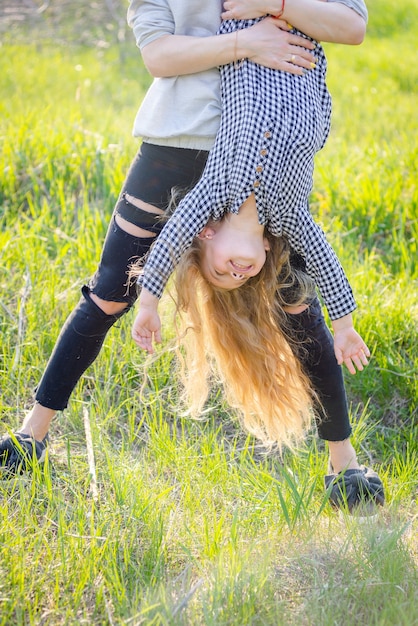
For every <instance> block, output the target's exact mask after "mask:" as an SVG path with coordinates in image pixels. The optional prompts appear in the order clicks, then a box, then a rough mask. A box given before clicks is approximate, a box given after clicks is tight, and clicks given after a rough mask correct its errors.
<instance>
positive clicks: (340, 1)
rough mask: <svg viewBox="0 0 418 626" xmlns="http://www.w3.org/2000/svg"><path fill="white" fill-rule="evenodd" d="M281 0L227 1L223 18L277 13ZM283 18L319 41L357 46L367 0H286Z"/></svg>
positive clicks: (365, 15)
mask: <svg viewBox="0 0 418 626" xmlns="http://www.w3.org/2000/svg"><path fill="white" fill-rule="evenodd" d="M281 7H282V0H271V2H267V1H266V0H226V2H224V12H223V13H222V18H223V19H250V18H253V17H259V16H261V15H265V14H266V13H268V14H270V15H278V14H279V13H280V11H281ZM282 18H283V19H285V20H286V21H287V22H289V23H290V24H292V25H293V26H295V27H296V28H298V29H299V30H300V31H302V32H303V33H306V34H307V35H309V36H310V37H313V38H314V39H317V40H318V41H327V42H332V43H343V44H351V45H358V44H360V43H362V41H363V39H364V36H365V33H366V24H367V8H366V5H365V3H364V0H328V2H327V0H285V4H284V11H283V14H282Z"/></svg>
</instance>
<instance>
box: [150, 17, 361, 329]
mask: <svg viewBox="0 0 418 626" xmlns="http://www.w3.org/2000/svg"><path fill="white" fill-rule="evenodd" d="M257 21H258V20H239V21H238V20H230V21H225V22H223V23H222V25H221V28H220V31H219V32H220V33H228V32H232V31H234V30H236V29H241V28H247V27H248V26H251V25H252V24H254V23H255V22H257ZM298 34H300V33H298ZM314 43H316V42H314ZM314 54H315V56H316V57H317V58H318V63H317V67H316V68H315V69H314V70H310V71H308V72H307V73H306V74H305V75H304V76H295V75H293V74H289V73H287V72H282V71H279V70H272V69H269V68H266V67H263V66H261V65H257V64H256V63H253V62H251V61H248V60H244V61H242V62H240V63H239V64H234V63H231V64H229V65H225V66H222V67H221V71H220V74H221V98H222V116H221V123H220V128H219V132H218V134H217V137H216V140H215V143H214V146H213V148H212V150H211V152H210V154H209V158H208V161H207V164H206V167H205V170H204V172H203V174H202V177H201V179H200V181H199V182H198V183H197V185H196V186H195V187H194V189H193V190H192V191H190V192H189V193H188V194H187V195H186V196H185V198H184V199H183V200H182V201H181V202H180V204H179V206H178V208H177V209H176V211H175V213H174V214H173V215H172V217H171V218H170V219H169V220H168V222H167V223H166V225H165V226H164V228H163V230H162V232H161V234H160V235H159V237H158V240H157V241H156V242H155V244H154V246H153V247H152V249H151V252H150V255H149V257H148V259H147V262H146V264H145V267H144V271H143V275H142V276H141V277H140V279H139V283H140V284H142V286H143V287H145V288H146V289H147V290H148V291H150V292H151V293H152V294H154V295H155V296H157V297H160V296H161V294H162V292H163V289H164V287H165V285H166V283H167V280H168V278H169V276H170V274H171V272H172V271H173V269H174V266H175V265H176V263H177V262H178V260H179V259H180V256H181V254H182V253H183V252H184V251H185V250H186V249H187V248H188V247H189V246H190V244H191V243H192V241H193V238H194V237H195V236H196V235H197V234H198V233H199V232H200V231H201V230H203V228H204V227H205V225H206V224H207V222H208V220H209V219H213V220H220V219H221V218H222V216H223V215H224V214H225V212H231V213H238V211H239V209H240V207H241V205H242V204H243V202H244V201H245V200H246V199H247V198H248V197H249V195H250V194H252V193H253V194H254V196H255V201H256V205H257V211H258V221H259V223H260V224H264V225H265V227H266V229H268V230H269V231H270V232H271V233H272V234H273V235H277V236H284V237H286V238H287V239H288V241H289V243H290V245H291V247H292V248H293V249H294V250H295V251H296V252H298V253H299V254H300V255H301V256H302V257H303V258H304V260H305V263H306V271H307V272H308V273H309V274H310V276H311V277H312V278H313V279H314V280H315V283H316V285H317V287H318V289H319V291H320V293H321V296H322V297H323V300H324V302H325V305H326V307H327V309H328V312H329V315H330V317H331V319H337V318H339V317H342V316H343V315H346V314H348V313H350V312H351V311H353V310H354V309H355V302H354V299H353V295H352V291H351V288H350V285H349V283H348V281H347V278H346V276H345V274H344V271H343V269H342V267H341V265H340V263H339V261H338V259H337V257H336V255H335V253H334V251H333V250H332V248H331V246H330V245H329V244H328V242H327V240H326V237H325V234H324V233H323V231H322V230H321V228H320V227H319V226H318V225H317V224H316V223H315V222H314V220H313V218H312V216H311V214H310V211H309V204H308V198H309V194H310V192H311V189H312V177H313V167H314V156H315V154H316V152H317V151H318V150H320V149H321V148H322V147H323V145H324V143H325V141H326V139H327V137H328V133H329V127H330V117H331V98H330V95H329V93H328V90H327V87H326V83H325V74H326V59H325V55H324V52H323V50H322V47H321V46H320V45H319V44H316V49H315V51H314ZM191 96H192V97H193V95H192V94H191Z"/></svg>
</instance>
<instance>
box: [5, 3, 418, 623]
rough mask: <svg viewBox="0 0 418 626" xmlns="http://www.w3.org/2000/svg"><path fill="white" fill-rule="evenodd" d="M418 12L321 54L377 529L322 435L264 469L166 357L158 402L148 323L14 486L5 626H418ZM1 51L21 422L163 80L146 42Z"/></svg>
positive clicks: (331, 196) (11, 387)
mask: <svg viewBox="0 0 418 626" xmlns="http://www.w3.org/2000/svg"><path fill="white" fill-rule="evenodd" d="M413 8H414V3H413V2H403V3H402V5H399V6H396V7H394V6H393V3H392V2H389V0H385V1H384V2H379V3H378V2H377V0H373V1H370V2H369V10H370V26H369V35H368V37H367V39H366V42H365V43H364V44H363V45H362V46H360V47H358V48H354V49H353V48H347V47H344V46H327V54H328V58H329V86H330V89H331V92H332V95H333V101H334V116H333V129H332V133H331V137H330V139H329V142H328V144H327V146H326V148H325V149H324V150H323V152H322V153H321V154H320V155H319V157H318V159H317V167H316V172H315V191H314V194H313V197H312V210H313V212H314V213H315V215H316V216H317V218H318V219H319V220H320V221H321V223H322V224H323V227H324V228H325V230H326V231H327V233H328V236H329V238H330V240H331V241H332V243H333V245H334V247H335V249H336V251H337V253H338V255H339V256H340V258H341V260H342V262H343V264H344V266H345V268H346V269H347V273H348V274H349V276H350V280H351V282H352V284H353V287H354V290H355V293H356V297H357V301H358V304H359V308H358V311H357V312H356V314H355V319H356V325H357V327H358V328H359V330H360V331H361V333H362V334H363V335H364V336H365V337H366V338H367V341H368V342H369V345H370V347H371V349H372V351H373V358H372V361H371V364H370V365H369V367H368V368H367V370H366V371H365V372H364V373H362V374H360V375H357V376H355V377H350V376H349V375H347V377H346V382H347V391H348V397H349V401H350V406H351V413H352V419H353V423H354V427H355V432H354V437H353V441H354V443H355V446H356V448H357V449H358V450H359V455H360V459H361V460H362V461H363V462H365V463H367V464H368V465H372V466H373V467H375V468H376V469H378V470H379V472H380V475H381V477H382V480H383V481H384V484H385V488H386V492H387V506H386V507H385V509H384V511H382V513H381V515H380V517H379V520H378V521H377V522H376V523H374V524H367V525H362V524H360V523H359V522H357V521H356V520H351V519H345V520H344V519H343V520H340V519H338V517H336V515H335V514H334V513H333V512H332V511H331V509H330V507H329V505H328V504H327V501H326V494H325V493H324V491H323V488H322V481H323V475H324V473H325V472H326V464H327V458H326V451H325V450H324V448H323V445H322V444H321V443H320V442H319V441H318V440H317V438H316V435H315V433H311V434H310V435H309V436H308V438H307V440H306V443H305V444H304V445H303V446H301V449H300V450H299V451H298V452H296V453H294V454H289V453H285V455H284V457H283V458H282V459H281V458H279V457H278V456H276V455H270V456H266V455H265V454H264V451H263V450H262V448H260V447H259V446H258V445H257V443H256V442H254V441H253V440H251V438H247V437H246V436H245V434H244V433H243V432H242V431H241V429H240V428H239V425H238V424H237V423H236V421H235V420H234V418H233V416H232V415H231V414H230V412H229V411H228V407H227V406H225V404H224V403H223V401H222V394H221V393H220V392H219V390H214V392H213V395H212V397H211V402H210V409H211V410H210V411H209V412H208V416H207V418H206V419H205V420H203V421H190V420H188V419H186V418H183V417H182V416H181V414H180V413H179V408H178V406H177V390H176V381H175V376H174V370H175V365H174V363H173V360H172V356H171V354H170V353H165V354H162V356H161V357H160V359H159V360H158V361H157V362H156V363H154V364H153V365H152V367H151V371H150V375H149V381H148V385H147V387H146V389H145V391H144V397H143V398H142V400H143V401H142V402H141V396H140V387H141V383H142V373H141V365H142V364H143V356H142V355H141V354H140V353H139V351H137V349H136V348H135V346H134V345H133V344H132V342H131V340H130V326H131V323H132V315H130V316H127V318H126V319H122V320H121V321H120V322H119V323H118V324H117V328H115V329H114V330H113V331H112V332H111V333H110V334H109V336H108V338H107V340H106V343H105V346H104V348H103V351H102V354H101V355H100V357H99V358H98V360H97V362H96V363H95V364H94V365H93V366H92V368H91V369H90V370H89V371H88V373H87V375H86V376H85V377H84V379H83V381H82V382H81V383H80V384H79V385H78V387H77V389H76V391H75V393H74V395H73V397H72V399H71V402H70V405H69V408H68V409H67V411H65V412H64V413H63V414H62V415H60V416H59V417H58V418H57V419H56V420H55V421H54V423H53V427H52V430H51V439H52V445H51V451H50V462H49V463H48V464H47V465H46V466H45V468H44V469H39V468H34V472H33V473H32V474H28V475H26V476H23V477H19V478H17V479H15V480H12V481H9V482H7V481H3V482H1V483H0V497H1V503H2V505H1V508H0V624H1V625H2V626H3V625H4V626H10V625H12V626H13V625H15V624H16V625H19V626H20V625H26V624H31V625H32V624H33V625H35V624H36V625H38V624H53V625H67V624H95V625H103V624H109V625H113V624H118V625H119V624H120V625H122V624H123V625H125V624H127V625H135V626H137V625H140V624H147V625H148V624H149V625H170V626H171V625H180V626H181V625H187V626H189V625H190V626H191V625H193V626H194V625H196V624H205V625H206V624H207V625H213V626H215V625H216V626H223V625H225V626H226V625H228V626H230V625H234V626H241V625H243V624H251V625H268V626H270V625H274V626H276V625H283V626H284V625H286V626H288V625H295V626H300V625H302V626H304V625H309V626H310V625H312V626H328V625H329V626H334V625H336V624H337V625H341V626H351V625H353V626H354V625H358V624H361V625H362V626H363V625H364V626H374V625H376V626H392V625H393V624H396V625H397V626H398V625H400V626H411V625H412V624H417V623H418V609H417V607H418V593H417V589H418V570H417V553H418V543H417V539H416V536H417V486H418V446H417V440H418V424H417V398H418V390H417V379H418V376H417V372H418V363H417V360H418V359H417V349H416V346H417V344H418V333H417V327H418V306H417V304H418V299H417V213H418V211H417V189H416V180H417V178H418V177H417V174H418V173H417V163H418V160H417V142H416V137H417V134H418V128H417V126H418V120H417V116H416V92H415V93H414V89H415V86H416V85H417V84H418V80H417V79H418V76H417V69H416V68H417V64H416V55H415V61H414V59H413V51H414V50H415V41H416V32H414V28H413V21H412V19H411V12H412V10H413ZM9 39H10V38H9ZM1 55H2V72H1V73H0V93H1V94H2V97H1V101H0V224H1V228H0V259H1V261H0V294H1V295H0V305H1V306H0V332H1V345H0V389H1V394H0V412H1V413H0V415H1V418H0V419H1V426H2V428H1V430H2V432H3V431H5V430H6V429H13V428H15V427H16V426H17V425H19V423H20V421H21V419H22V416H23V414H24V412H25V409H26V408H27V407H29V406H30V405H31V403H32V399H33V389H34V387H35V385H36V384H37V382H38V381H39V377H40V375H41V373H42V371H43V368H44V365H45V362H46V359H47V357H48V355H49V354H50V352H51V350H52V348H53V345H54V342H55V338H56V336H57V334H58V332H59V330H60V327H61V325H62V323H63V321H64V319H65V317H66V315H67V313H68V312H69V311H70V310H71V307H72V306H73V305H74V304H75V303H76V301H77V300H78V297H79V288H80V286H81V285H82V284H84V282H85V281H86V280H87V278H88V276H89V275H90V274H91V272H92V271H94V268H95V264H96V262H97V259H98V256H99V254H100V248H101V242H102V240H103V237H104V235H105V231H106V225H107V221H108V218H109V216H110V213H111V211H112V207H113V204H114V202H115V199H116V197H117V194H118V192H119V188H120V185H121V183H122V181H123V177H124V175H125V172H126V170H127V168H128V166H129V163H130V160H131V158H132V156H133V155H134V153H135V151H136V149H137V142H136V140H134V139H132V137H131V127H132V122H133V118H134V115H135V112H136V108H137V106H138V104H139V101H140V99H141V97H142V95H143V93H144V91H145V89H146V86H147V84H149V77H148V76H147V74H146V72H145V70H144V68H143V66H142V64H141V60H140V57H139V53H138V52H137V51H136V50H135V46H134V45H133V43H132V42H130V43H129V44H121V46H116V45H112V46H110V47H109V48H101V47H89V48H87V47H80V46H75V45H72V46H64V45H59V44H57V43H54V42H52V41H50V42H46V41H43V42H42V43H39V42H37V43H36V45H31V44H24V43H23V42H19V43H18V44H16V43H13V42H12V41H8V42H7V43H4V44H3V45H2V47H1ZM169 334H170V332H169V329H167V330H166V337H168V336H169ZM86 411H87V414H88V417H89V423H90V426H91V432H92V440H93V447H94V455H95V464H96V473H97V493H96V492H95V491H94V490H92V476H91V474H90V469H91V468H90V466H89V463H88V457H87V447H86V435H85V422H84V419H85V418H84V416H85V413H86Z"/></svg>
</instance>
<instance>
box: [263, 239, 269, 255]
mask: <svg viewBox="0 0 418 626" xmlns="http://www.w3.org/2000/svg"><path fill="white" fill-rule="evenodd" d="M263 243H264V250H265V251H266V252H268V251H269V250H270V243H269V240H268V239H267V237H264V239H263Z"/></svg>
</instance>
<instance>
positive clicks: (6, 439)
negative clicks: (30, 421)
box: [0, 433, 48, 478]
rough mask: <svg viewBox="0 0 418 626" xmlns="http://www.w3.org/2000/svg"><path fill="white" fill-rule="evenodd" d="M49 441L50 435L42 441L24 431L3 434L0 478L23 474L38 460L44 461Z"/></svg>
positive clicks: (0, 444) (0, 454)
mask: <svg viewBox="0 0 418 626" xmlns="http://www.w3.org/2000/svg"><path fill="white" fill-rule="evenodd" d="M47 443H48V435H47V436H46V437H45V439H43V440H42V441H36V439H33V437H31V436H30V435H24V434H23V433H12V434H11V435H3V437H2V438H1V439H0V478H9V477H10V476H14V475H16V474H23V472H26V471H27V470H29V469H30V468H31V467H33V464H34V462H36V461H37V462H38V463H43V462H44V460H45V456H46V448H47Z"/></svg>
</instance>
